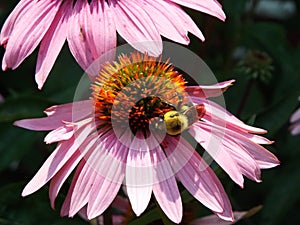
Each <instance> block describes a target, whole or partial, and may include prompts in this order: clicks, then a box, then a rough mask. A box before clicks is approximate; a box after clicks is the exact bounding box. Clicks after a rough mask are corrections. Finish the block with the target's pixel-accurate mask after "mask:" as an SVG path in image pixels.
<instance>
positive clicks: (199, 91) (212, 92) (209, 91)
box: [185, 80, 235, 98]
mask: <svg viewBox="0 0 300 225" xmlns="http://www.w3.org/2000/svg"><path fill="white" fill-rule="evenodd" d="M233 82H235V80H229V81H224V82H221V83H218V84H215V85H207V86H204V85H203V86H187V87H186V89H185V91H186V92H187V93H188V95H191V96H195V97H198V98H210V97H217V96H220V95H222V94H223V92H224V91H226V90H227V88H229V87H230V86H231V85H232V83H233Z"/></svg>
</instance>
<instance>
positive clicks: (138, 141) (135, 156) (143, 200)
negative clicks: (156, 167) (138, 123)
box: [125, 133, 153, 216]
mask: <svg viewBox="0 0 300 225" xmlns="http://www.w3.org/2000/svg"><path fill="white" fill-rule="evenodd" d="M125 176H126V179H125V184H126V190H127V194H128V197H129V200H130V203H131V206H132V209H133V211H134V212H135V214H136V215H137V216H139V215H140V214H141V213H143V212H144V210H145V209H146V207H147V206H148V204H149V201H150V198H151V193H152V186H153V166H152V162H151V158H150V152H149V147H148V146H147V144H145V141H144V140H143V137H142V134H140V133H137V134H136V136H135V137H134V139H133V141H132V144H131V146H130V149H129V152H128V156H127V163H126V175H125Z"/></svg>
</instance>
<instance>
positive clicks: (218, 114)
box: [189, 96, 267, 134]
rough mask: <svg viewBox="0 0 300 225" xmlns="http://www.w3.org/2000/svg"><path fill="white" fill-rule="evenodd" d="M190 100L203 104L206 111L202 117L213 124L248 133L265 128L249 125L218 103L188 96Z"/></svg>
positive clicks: (261, 131) (259, 131) (263, 131)
mask: <svg viewBox="0 0 300 225" xmlns="http://www.w3.org/2000/svg"><path fill="white" fill-rule="evenodd" d="M189 97H190V98H191V100H192V101H193V102H194V103H196V104H203V105H204V106H205V110H206V113H205V115H204V117H203V119H204V120H208V121H210V122H212V123H214V124H218V125H219V126H222V127H227V128H229V127H232V128H234V129H238V130H242V131H245V132H250V133H257V134H264V133H267V131H266V130H264V129H261V128H256V127H252V126H249V125H247V124H245V123H244V122H242V121H241V120H239V119H238V118H236V117H235V116H234V115H232V114H231V113H230V112H228V111H227V110H226V109H224V108H223V107H221V106H220V105H218V104H216V103H214V102H212V101H210V100H207V99H203V98H198V97H194V96H189Z"/></svg>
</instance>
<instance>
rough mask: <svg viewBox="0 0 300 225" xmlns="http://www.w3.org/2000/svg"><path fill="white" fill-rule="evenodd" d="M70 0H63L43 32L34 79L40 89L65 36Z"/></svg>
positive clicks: (70, 9) (70, 5)
mask: <svg viewBox="0 0 300 225" xmlns="http://www.w3.org/2000/svg"><path fill="white" fill-rule="evenodd" d="M72 8H73V5H72V1H64V2H63V3H62V5H61V7H60V8H59V10H58V12H57V14H56V16H55V18H54V19H53V22H52V24H51V26H50V27H49V29H48V31H47V33H46V34H45V36H44V38H43V40H42V42H41V45H40V48H39V53H38V58H37V65H36V70H35V80H36V82H37V84H38V88H39V89H41V88H42V87H43V85H44V83H45V81H46V79H47V77H48V75H49V73H50V70H51V69H52V67H53V65H54V63H55V60H56V58H57V56H58V54H59V52H60V51H61V49H62V47H63V45H64V43H65V40H66V38H67V29H68V19H69V17H70V15H71V12H72Z"/></svg>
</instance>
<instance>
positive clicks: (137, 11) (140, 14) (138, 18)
mask: <svg viewBox="0 0 300 225" xmlns="http://www.w3.org/2000/svg"><path fill="white" fill-rule="evenodd" d="M110 8H111V9H113V13H114V14H115V17H114V18H115V23H116V28H117V31H118V33H119V34H120V35H121V36H122V37H123V38H124V39H125V40H126V41H127V42H128V43H129V44H130V45H132V46H133V47H134V48H135V49H137V50H139V51H141V52H148V53H149V54H150V55H153V56H158V55H160V54H161V52H162V40H161V37H160V34H159V32H158V30H157V28H156V27H155V25H154V22H153V20H152V19H151V17H150V16H149V15H148V14H147V13H146V12H145V11H144V10H143V3H142V2H140V1H137V0H132V1H124V0H118V1H116V0H113V1H111V4H110Z"/></svg>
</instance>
